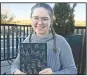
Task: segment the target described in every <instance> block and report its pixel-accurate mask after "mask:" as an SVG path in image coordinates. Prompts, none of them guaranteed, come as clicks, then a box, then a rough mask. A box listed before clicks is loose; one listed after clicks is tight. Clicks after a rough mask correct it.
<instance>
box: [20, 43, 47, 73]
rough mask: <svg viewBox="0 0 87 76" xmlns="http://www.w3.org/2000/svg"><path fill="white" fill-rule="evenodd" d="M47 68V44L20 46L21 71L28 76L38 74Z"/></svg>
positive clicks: (24, 44)
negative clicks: (28, 75)
mask: <svg viewBox="0 0 87 76" xmlns="http://www.w3.org/2000/svg"><path fill="white" fill-rule="evenodd" d="M46 67H47V43H21V44H20V70H21V71H22V72H24V73H26V74H38V73H39V72H40V71H41V70H43V69H45V68H46Z"/></svg>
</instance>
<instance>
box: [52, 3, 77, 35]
mask: <svg viewBox="0 0 87 76" xmlns="http://www.w3.org/2000/svg"><path fill="white" fill-rule="evenodd" d="M75 7H76V3H74V4H73V6H72V7H70V4H69V3H55V5H54V22H53V27H54V30H55V32H56V33H58V34H61V35H69V34H72V33H73V31H74V26H75V25H74V8H75Z"/></svg>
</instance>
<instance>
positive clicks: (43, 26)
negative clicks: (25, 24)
mask: <svg viewBox="0 0 87 76" xmlns="http://www.w3.org/2000/svg"><path fill="white" fill-rule="evenodd" d="M36 27H38V28H45V26H36Z"/></svg>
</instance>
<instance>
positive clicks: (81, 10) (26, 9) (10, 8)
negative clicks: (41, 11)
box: [1, 3, 86, 21]
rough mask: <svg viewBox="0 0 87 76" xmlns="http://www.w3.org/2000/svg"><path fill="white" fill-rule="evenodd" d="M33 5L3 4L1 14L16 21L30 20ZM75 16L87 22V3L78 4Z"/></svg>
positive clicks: (51, 4) (52, 5) (52, 4)
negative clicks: (10, 15)
mask: <svg viewBox="0 0 87 76" xmlns="http://www.w3.org/2000/svg"><path fill="white" fill-rule="evenodd" d="M47 4H49V5H50V6H51V7H52V8H53V7H54V3H47ZM33 5H35V3H1V12H7V13H9V14H12V15H14V18H15V20H28V19H30V10H31V7H32V6H33ZM71 5H72V4H71ZM74 14H75V19H76V20H79V21H86V3H77V6H76V7H75V11H74Z"/></svg>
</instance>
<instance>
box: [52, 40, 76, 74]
mask: <svg viewBox="0 0 87 76" xmlns="http://www.w3.org/2000/svg"><path fill="white" fill-rule="evenodd" d="M62 39H63V40H61V43H60V55H59V57H60V64H61V69H60V70H58V71H55V72H53V73H54V74H77V69H76V66H75V62H74V58H73V54H72V50H71V48H70V45H69V44H68V42H67V41H66V40H65V38H62Z"/></svg>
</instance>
